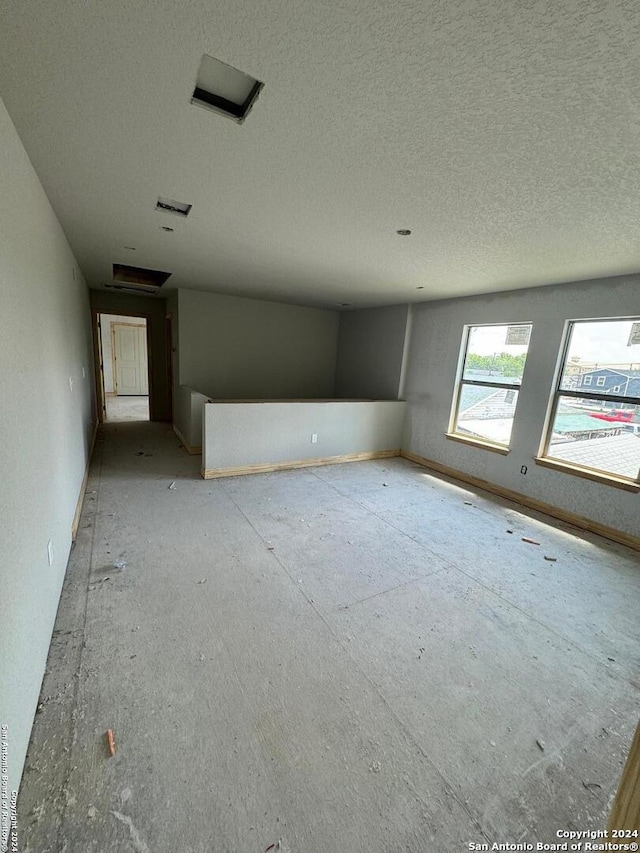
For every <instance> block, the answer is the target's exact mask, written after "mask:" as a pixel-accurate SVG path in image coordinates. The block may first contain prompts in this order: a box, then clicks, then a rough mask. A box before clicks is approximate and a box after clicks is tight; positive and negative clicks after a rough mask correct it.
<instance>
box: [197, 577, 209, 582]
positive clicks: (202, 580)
mask: <svg viewBox="0 0 640 853" xmlns="http://www.w3.org/2000/svg"><path fill="white" fill-rule="evenodd" d="M206 582H207V579H206V578H200V580H199V581H198V583H206Z"/></svg>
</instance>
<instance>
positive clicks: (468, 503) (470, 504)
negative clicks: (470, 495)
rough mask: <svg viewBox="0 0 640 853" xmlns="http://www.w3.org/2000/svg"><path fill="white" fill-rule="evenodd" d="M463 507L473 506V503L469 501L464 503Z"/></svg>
mask: <svg viewBox="0 0 640 853" xmlns="http://www.w3.org/2000/svg"><path fill="white" fill-rule="evenodd" d="M464 505H465V506H473V503H472V502H471V501H465V502H464Z"/></svg>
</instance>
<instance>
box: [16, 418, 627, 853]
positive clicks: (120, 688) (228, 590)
mask: <svg viewBox="0 0 640 853" xmlns="http://www.w3.org/2000/svg"><path fill="white" fill-rule="evenodd" d="M199 466H200V457H198V456H189V455H187V454H186V453H185V452H184V450H183V449H181V448H180V446H179V442H178V440H177V439H176V437H175V435H174V434H173V433H172V432H171V430H170V427H168V426H167V425H165V424H159V423H123V424H111V423H110V424H106V425H103V426H102V427H101V430H100V433H99V436H98V442H97V445H96V450H95V453H94V459H93V464H92V467H91V471H90V479H89V484H88V487H87V493H86V497H85V503H84V509H83V513H82V518H81V522H80V530H79V534H78V539H77V542H76V546H75V548H74V550H73V551H72V553H71V558H70V565H69V569H68V572H67V577H66V581H65V585H64V590H63V594H62V599H61V603H60V608H59V611H58V617H57V622H56V628H55V632H54V636H53V642H52V646H51V651H50V656H49V661H48V665H47V674H46V676H45V680H44V684H43V691H42V696H41V706H40V710H39V713H38V715H37V717H36V723H35V727H34V731H33V735H32V740H31V744H30V748H29V754H28V757H27V764H26V770H25V774H24V778H23V784H22V789H21V794H20V799H19V803H18V808H19V815H18V817H19V826H20V827H21V832H22V838H21V843H22V847H21V849H23V850H24V851H25V853H26V852H27V851H30V853H46V851H56V853H58V851H63V850H64V851H65V853H89V851H95V853H106V851H111V850H113V851H116V850H117V851H125V850H132V851H137V853H175V851H181V853H249V851H255V853H261V852H262V851H265V850H267V849H269V848H270V845H276V846H275V847H271V849H273V850H276V849H279V850H281V851H290V853H325V851H331V853H334V851H336V853H337V851H340V853H352V851H353V853H355V851H372V853H396V851H412V853H423V851H429V853H454V852H455V851H458V850H460V851H462V850H466V849H468V844H469V842H471V841H476V842H482V841H490V842H493V841H512V842H516V841H545V842H552V841H554V840H555V838H556V836H555V832H556V830H557V829H559V828H563V827H569V826H571V827H579V828H582V829H588V828H597V827H599V826H601V825H602V824H603V822H604V820H605V816H606V814H607V812H608V808H609V801H610V797H611V795H612V793H613V792H614V790H615V787H616V785H617V783H618V779H619V775H620V772H621V768H622V764H623V762H624V758H625V756H626V752H627V750H628V748H629V743H630V740H631V737H632V733H633V729H634V728H635V723H636V722H637V710H638V704H639V700H640V683H639V682H638V681H637V663H638V659H639V658H640V627H639V625H638V619H637V601H638V600H639V598H640V574H639V573H638V571H637V562H638V556H637V554H634V553H633V552H632V551H630V550H627V549H625V548H624V547H623V546H620V545H615V544H613V543H611V542H608V541H605V540H602V539H599V538H598V537H595V536H590V535H588V534H581V535H580V536H574V535H573V531H571V530H570V529H569V528H568V527H567V526H566V525H562V524H559V523H555V522H551V521H550V520H549V519H547V518H545V517H543V516H537V515H535V514H534V513H528V514H524V513H522V512H520V511H519V509H518V508H517V507H515V506H514V505H512V504H509V503H507V502H506V501H502V500H499V499H497V498H494V497H491V496H489V495H488V494H485V493H478V494H476V493H474V492H472V491H470V490H468V489H466V488H463V487H460V486H459V485H456V484H455V483H453V482H452V481H449V480H447V479H446V478H443V477H438V476H436V475H433V474H432V473H430V472H428V471H427V470H426V469H424V468H420V467H418V466H417V465H414V464H412V463H410V462H407V461H405V460H401V459H389V460H384V461H379V462H359V463H354V464H347V465H334V466H327V467H323V468H313V469H303V470H298V471H291V472H281V473H275V474H263V475H256V476H250V477H237V478H229V479H221V480H211V481H204V480H202V479H201V478H200V476H199ZM462 530H464V533H460V531H462ZM522 537H530V538H533V539H535V540H536V541H538V542H540V543H541V545H540V546H539V547H538V546H532V545H530V544H527V543H525V542H523V541H522ZM545 556H550V557H553V558H555V562H550V561H545V559H544V557H545ZM107 729H112V730H113V732H114V736H115V742H116V746H117V752H116V754H115V756H114V757H113V758H110V757H109V756H108V752H107V750H106V744H105V737H104V735H105V731H106V730H107ZM278 845H279V846H278Z"/></svg>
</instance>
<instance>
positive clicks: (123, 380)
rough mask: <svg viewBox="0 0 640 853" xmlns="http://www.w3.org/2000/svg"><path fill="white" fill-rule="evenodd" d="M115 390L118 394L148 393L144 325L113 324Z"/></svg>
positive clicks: (145, 332) (145, 330)
mask: <svg viewBox="0 0 640 853" xmlns="http://www.w3.org/2000/svg"><path fill="white" fill-rule="evenodd" d="M113 351H114V355H115V363H116V364H115V366H116V391H117V393H118V395H119V396H121V397H123V396H137V395H146V394H148V393H149V380H148V370H147V329H146V326H130V325H126V324H124V323H114V324H113Z"/></svg>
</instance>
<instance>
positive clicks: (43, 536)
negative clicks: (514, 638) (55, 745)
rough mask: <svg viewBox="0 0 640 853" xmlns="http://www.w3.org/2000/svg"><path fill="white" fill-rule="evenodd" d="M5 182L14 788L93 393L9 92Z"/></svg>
mask: <svg viewBox="0 0 640 853" xmlns="http://www.w3.org/2000/svg"><path fill="white" fill-rule="evenodd" d="M0 186H2V193H3V203H2V205H0V234H2V239H1V240H0V290H1V292H2V314H1V318H2V319H1V322H2V330H1V333H0V364H1V365H2V370H1V371H0V399H2V406H1V407H0V448H1V451H0V452H1V454H2V457H1V459H0V470H2V488H1V489H0V518H1V519H2V521H1V523H0V590H1V592H0V600H1V601H2V619H1V620H0V722H2V723H3V724H6V725H8V726H9V768H8V769H9V788H10V790H15V789H17V787H18V784H19V780H20V776H21V773H22V767H23V762H24V757H25V753H26V750H27V744H28V742H29V736H30V732H31V726H32V723H33V716H34V713H35V710H36V705H37V702H38V694H39V691H40V685H41V681H42V676H43V674H44V669H45V663H46V660H47V653H48V651H49V644H50V641H51V634H52V631H53V624H54V620H55V616H56V609H57V606H58V600H59V598H60V591H61V588H62V581H63V579H64V575H65V570H66V567H67V559H68V556H69V550H70V547H71V525H72V522H73V517H74V513H75V508H76V503H77V501H78V496H79V492H80V488H81V485H82V480H83V477H84V472H85V468H86V464H87V459H88V455H89V450H90V443H91V438H92V435H93V425H94V420H95V396H94V382H93V376H94V374H93V356H92V348H91V318H90V311H89V299H88V295H87V289H86V285H85V282H84V280H83V278H82V275H81V273H80V270H79V268H78V265H77V263H76V261H75V258H74V257H73V254H72V252H71V249H70V248H69V245H68V243H67V241H66V239H65V236H64V233H63V231H62V228H61V227H60V225H59V223H58V220H57V219H56V216H55V214H54V213H53V211H52V209H51V207H50V205H49V202H48V200H47V197H46V195H45V193H44V190H43V189H42V186H41V185H40V182H39V180H38V178H37V176H36V174H35V172H34V170H33V168H32V166H31V163H30V162H29V159H28V157H27V155H26V152H25V150H24V148H23V147H22V144H21V142H20V139H19V138H18V135H17V133H16V131H15V129H14V127H13V124H12V123H11V120H10V118H9V116H8V114H7V112H6V109H5V107H4V104H3V103H2V101H0ZM70 379H71V385H70V381H69V380H70ZM71 386H72V387H71ZM49 540H51V541H52V543H53V565H51V566H50V565H49V561H48V557H47V543H48V541H49Z"/></svg>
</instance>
